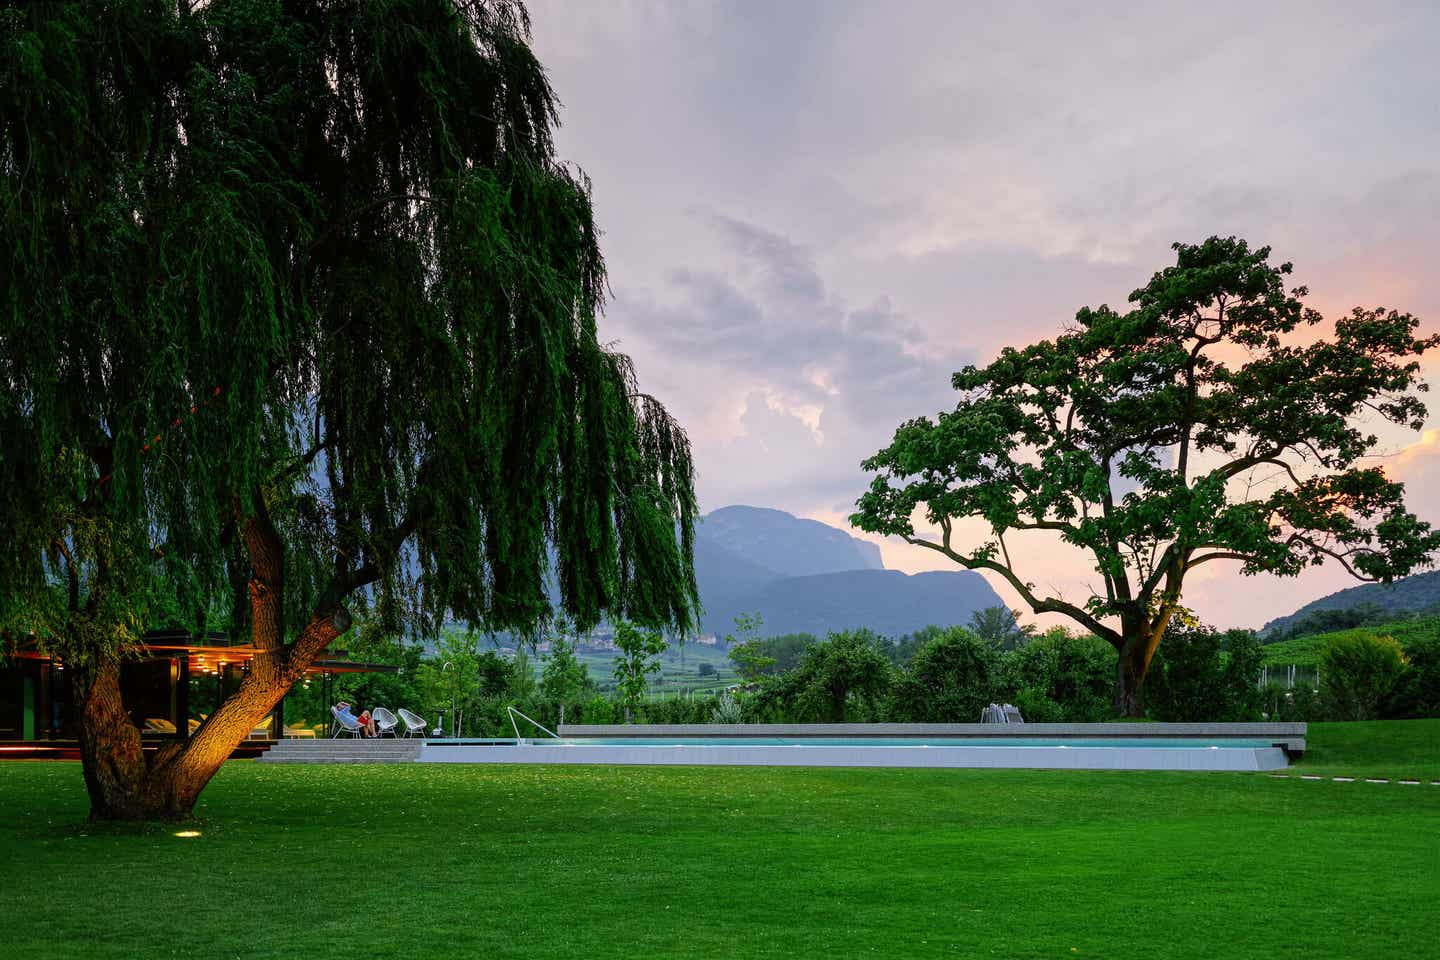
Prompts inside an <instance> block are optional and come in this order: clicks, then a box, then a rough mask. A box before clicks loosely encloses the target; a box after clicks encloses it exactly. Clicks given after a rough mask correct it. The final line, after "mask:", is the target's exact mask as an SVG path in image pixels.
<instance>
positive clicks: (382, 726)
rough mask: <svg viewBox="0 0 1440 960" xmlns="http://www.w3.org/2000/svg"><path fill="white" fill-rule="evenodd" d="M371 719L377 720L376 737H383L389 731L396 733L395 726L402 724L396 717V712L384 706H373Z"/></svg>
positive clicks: (389, 732) (392, 733)
mask: <svg viewBox="0 0 1440 960" xmlns="http://www.w3.org/2000/svg"><path fill="white" fill-rule="evenodd" d="M370 719H371V720H374V721H375V736H376V737H383V736H385V734H387V733H388V734H391V735H394V733H395V728H396V727H397V726H399V725H400V721H399V720H397V719H395V714H393V713H391V712H390V711H389V710H386V709H385V708H384V707H373V708H371V710H370Z"/></svg>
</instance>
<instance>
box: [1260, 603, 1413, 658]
mask: <svg viewBox="0 0 1440 960" xmlns="http://www.w3.org/2000/svg"><path fill="white" fill-rule="evenodd" d="M1340 636H1381V637H1393V638H1394V639H1395V640H1396V641H1397V642H1398V643H1399V644H1400V645H1401V646H1402V647H1408V646H1409V645H1410V644H1412V643H1414V642H1416V641H1423V640H1425V639H1427V638H1429V637H1433V636H1440V616H1434V615H1430V616H1420V617H1408V618H1405V619H1402V620H1389V621H1386V622H1384V623H1379V624H1376V625H1374V626H1365V627H1356V628H1353V629H1350V630H1341V631H1337V632H1335V633H1320V634H1307V635H1305V636H1299V637H1294V638H1292V639H1290V640H1283V641H1280V642H1278V643H1267V644H1266V645H1265V646H1264V647H1263V648H1262V651H1263V653H1264V655H1265V662H1266V663H1267V664H1270V665H1276V666H1278V665H1286V666H1288V665H1290V664H1294V665H1296V666H1305V667H1313V666H1315V665H1317V664H1318V663H1319V662H1320V651H1321V650H1323V649H1324V648H1325V645H1326V644H1328V643H1329V642H1330V641H1331V640H1332V639H1333V638H1335V637H1340Z"/></svg>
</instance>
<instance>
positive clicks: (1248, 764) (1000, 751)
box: [419, 739, 1288, 772]
mask: <svg viewBox="0 0 1440 960" xmlns="http://www.w3.org/2000/svg"><path fill="white" fill-rule="evenodd" d="M419 761H420V762H421V763H475V764H495V763H500V764H509V763H538V764H601V765H620V766H631V765H636V766H704V767H710V766H765V767H928V768H970V769H1026V770H1174V771H1231V772H1258V771H1266V770H1283V769H1285V768H1286V767H1287V766H1288V763H1287V760H1286V757H1285V751H1284V750H1282V749H1280V748H1279V747H1273V746H1272V747H1247V748H1238V747H1237V748H1231V749H1221V748H1219V747H1215V746H1210V747H1205V746H1201V745H1199V744H1197V745H1196V746H1195V747H1194V748H1183V747H1182V748H1178V749H1177V748H1175V747H1163V748H1162V747H1146V746H1145V745H1144V744H1143V742H1141V741H1138V740H1137V741H1136V744H1135V746H1133V747H1131V746H1124V747H1115V746H1107V747H1085V746H1006V745H1005V744H1004V743H1003V742H1000V741H998V740H997V742H996V743H995V744H994V745H987V746H976V745H974V744H973V743H971V744H969V745H965V746H944V745H937V744H917V745H913V746H895V745H885V746H880V745H875V746H866V745H863V744H858V745H847V746H824V747H821V746H817V745H807V744H805V743H803V742H800V743H792V744H784V745H780V744H763V745H762V744H755V745H748V744H739V745H736V744H727V745H724V746H718V745H717V746H705V745H697V744H689V745H679V744H677V745H673V746H672V745H662V744H648V745H641V744H633V745H632V744H625V743H619V744H616V743H604V744H586V743H583V742H581V741H571V742H556V741H554V740H548V739H546V740H531V741H526V742H524V743H522V744H509V745H481V744H464V743H457V744H443V743H436V742H434V741H430V742H427V743H426V744H425V747H424V749H423V750H422V751H421V754H420V757H419Z"/></svg>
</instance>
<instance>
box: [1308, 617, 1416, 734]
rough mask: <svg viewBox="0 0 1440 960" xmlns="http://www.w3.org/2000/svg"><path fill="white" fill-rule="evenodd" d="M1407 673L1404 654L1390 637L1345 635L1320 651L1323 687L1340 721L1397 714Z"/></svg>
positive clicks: (1383, 717)
mask: <svg viewBox="0 0 1440 960" xmlns="http://www.w3.org/2000/svg"><path fill="white" fill-rule="evenodd" d="M1405 672H1406V665H1405V655H1404V653H1403V652H1402V651H1401V649H1400V645H1399V644H1398V643H1396V642H1395V641H1394V640H1393V639H1392V638H1390V637H1379V636H1374V635H1370V634H1346V635H1342V636H1337V637H1333V638H1332V639H1331V640H1330V642H1329V643H1327V644H1326V645H1325V648H1324V649H1323V650H1321V651H1320V689H1321V692H1322V694H1323V695H1324V697H1325V701H1326V709H1327V710H1328V711H1329V712H1330V713H1331V714H1333V715H1334V717H1335V719H1337V720H1383V719H1388V718H1389V717H1391V716H1393V715H1395V713H1396V712H1397V710H1396V707H1397V703H1396V701H1397V699H1398V695H1399V694H1400V693H1401V684H1402V682H1403V681H1404V680H1405Z"/></svg>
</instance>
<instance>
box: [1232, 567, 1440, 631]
mask: <svg viewBox="0 0 1440 960" xmlns="http://www.w3.org/2000/svg"><path fill="white" fill-rule="evenodd" d="M1360 607H1370V608H1378V609H1380V610H1382V611H1384V612H1385V613H1390V614H1398V613H1419V612H1422V611H1429V610H1432V609H1435V608H1436V607H1440V570H1437V571H1433V572H1431V573H1417V574H1415V575H1414V576H1413V577H1405V578H1404V579H1401V580H1396V581H1395V582H1394V583H1390V584H1384V583H1366V584H1361V585H1360V586H1358V587H1350V588H1349V589H1346V590H1341V591H1339V592H1338V593H1332V594H1330V595H1329V596H1328V597H1321V598H1320V599H1319V600H1314V601H1311V602H1310V603H1307V604H1305V606H1303V607H1301V608H1300V609H1299V610H1296V611H1295V612H1294V613H1292V614H1290V615H1289V616H1287V617H1277V618H1276V619H1274V620H1271V621H1270V622H1269V623H1267V624H1265V626H1263V627H1261V628H1260V633H1261V634H1262V635H1266V634H1276V633H1284V632H1286V631H1288V630H1289V629H1290V627H1291V626H1292V625H1294V624H1296V623H1298V622H1299V621H1301V620H1304V619H1306V618H1307V617H1309V616H1311V615H1313V614H1317V613H1321V612H1324V611H1327V610H1354V609H1357V608H1360Z"/></svg>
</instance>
